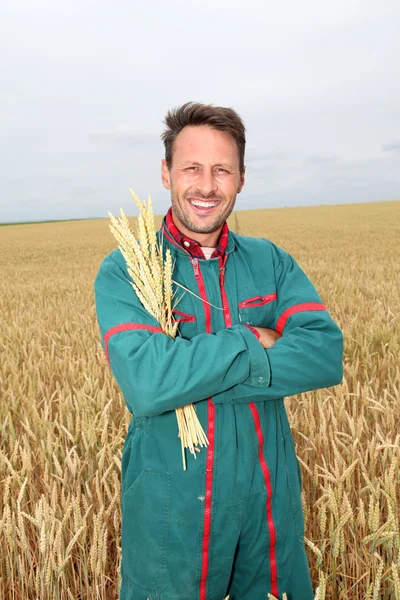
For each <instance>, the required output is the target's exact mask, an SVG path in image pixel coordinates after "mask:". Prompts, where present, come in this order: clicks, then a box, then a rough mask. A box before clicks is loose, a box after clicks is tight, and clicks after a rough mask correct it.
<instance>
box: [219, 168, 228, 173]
mask: <svg viewBox="0 0 400 600" xmlns="http://www.w3.org/2000/svg"><path fill="white" fill-rule="evenodd" d="M217 171H219V172H220V173H227V172H228V171H227V170H226V169H223V168H222V167H218V168H217Z"/></svg>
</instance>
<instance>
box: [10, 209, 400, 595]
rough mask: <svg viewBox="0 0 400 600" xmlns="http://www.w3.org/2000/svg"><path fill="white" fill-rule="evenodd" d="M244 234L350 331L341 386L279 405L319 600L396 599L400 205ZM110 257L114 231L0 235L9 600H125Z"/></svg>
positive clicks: (308, 215) (100, 225) (96, 227)
mask: <svg viewBox="0 0 400 600" xmlns="http://www.w3.org/2000/svg"><path fill="white" fill-rule="evenodd" d="M129 221H130V223H133V222H134V219H129ZM235 221H236V226H239V225H240V233H241V234H245V235H246V234H247V235H255V236H265V237H268V238H269V239H271V240H272V241H274V242H275V243H277V244H278V245H279V246H281V247H283V248H285V249H286V250H288V251H289V252H290V253H291V254H293V256H294V257H295V258H296V259H297V260H298V261H299V263H300V265H301V266H302V267H303V268H304V270H305V271H306V273H307V274H308V275H309V277H310V278H311V280H312V281H313V282H314V283H315V285H316V287H317V288H318V290H319V292H320V294H321V296H322V299H323V301H324V302H325V303H326V304H327V306H328V309H329V311H330V312H331V314H332V316H333V318H334V319H335V320H336V321H337V322H338V323H339V325H340V326H341V327H342V329H343V331H344V337H345V361H344V366H345V376H344V380H343V382H342V384H340V385H338V386H336V387H334V388H330V389H322V390H317V391H314V392H309V393H305V394H301V395H299V396H295V397H291V398H287V399H286V401H285V404H286V408H287V411H288V416H289V420H290V424H291V428H292V433H293V436H294V439H295V443H296V451H297V455H298V457H299V462H300V465H301V471H302V476H303V493H302V500H303V510H304V516H305V526H306V539H305V541H306V550H307V554H308V558H309V563H310V569H311V574H312V579H313V582H314V587H315V588H316V598H318V600H325V599H326V600H339V599H340V600H341V599H343V598H346V599H349V600H358V599H360V598H362V599H363V600H365V599H369V600H372V599H373V598H379V599H382V600H400V522H399V519H400V516H399V515H400V367H399V359H398V357H399V350H400V324H399V314H400V295H399V293H398V282H399V280H400V247H399V244H398V240H399V238H400V202H388V203H376V204H360V205H343V206H321V207H313V208H293V209H279V210H278V209H274V210H268V211H249V212H243V213H235V214H234V215H232V219H231V224H232V225H235ZM159 222H160V221H159V220H158V221H157V223H159ZM112 246H113V240H112V238H111V236H110V235H109V233H108V225H107V220H106V219H99V220H93V221H81V222H79V221H76V222H69V223H52V224H46V223H44V224H33V225H16V226H12V227H11V226H10V227H1V228H0V265H1V266H0V268H1V272H2V274H3V277H2V279H1V281H0V315H1V317H2V326H1V328H0V336H1V342H0V347H1V363H0V369H1V379H0V386H1V402H0V486H1V489H0V548H1V551H0V598H1V599H4V600H8V599H10V600H11V599H13V600H36V599H37V598H40V600H54V599H55V598H59V599H60V600H64V599H66V600H72V599H73V600H77V598H86V599H88V600H116V599H117V598H118V587H119V567H120V556H121V548H120V539H121V538H120V535H121V515H120V494H121V484H120V472H121V452H122V447H123V442H124V439H125V436H126V431H127V426H128V423H129V413H128V411H127V410H126V408H125V404H124V401H123V398H122V396H121V394H120V392H119V389H118V387H117V385H116V383H115V381H114V379H113V377H112V374H111V372H110V370H109V368H108V366H107V362H106V359H105V356H104V353H103V350H102V347H101V344H100V339H99V331H98V326H97V320H96V314H95V308H94V297H93V281H94V278H95V276H96V273H97V270H98V267H99V265H100V262H101V260H102V258H103V257H104V256H105V255H106V254H108V253H109V252H110V251H111V250H112ZM266 591H267V592H268V590H266ZM283 591H284V590H283ZM280 600H282V599H280ZM288 600H296V599H295V598H288Z"/></svg>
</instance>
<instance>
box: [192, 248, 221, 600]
mask: <svg viewBox="0 0 400 600" xmlns="http://www.w3.org/2000/svg"><path fill="white" fill-rule="evenodd" d="M191 263H192V266H193V271H194V276H195V278H196V281H197V285H198V287H199V292H200V297H201V299H202V302H203V310H204V316H205V320H206V332H207V333H211V309H210V305H209V304H208V298H207V292H206V287H205V285H204V279H203V275H202V273H201V270H200V261H199V259H198V258H192V260H191ZM214 436H215V407H214V404H213V402H212V399H211V398H208V427H207V438H208V447H207V457H206V489H205V496H204V528H203V541H202V548H201V579H200V600H206V595H207V591H206V590H207V588H206V585H207V577H208V570H209V569H208V568H209V555H210V531H211V499H212V484H213V467H214Z"/></svg>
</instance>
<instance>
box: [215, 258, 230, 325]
mask: <svg viewBox="0 0 400 600" xmlns="http://www.w3.org/2000/svg"><path fill="white" fill-rule="evenodd" d="M227 258H228V255H227V254H225V257H224V259H222V256H219V257H218V261H219V287H220V291H221V300H222V309H223V312H224V321H225V327H231V325H232V318H231V311H230V309H229V302H228V296H227V295H226V291H225V265H226V261H227Z"/></svg>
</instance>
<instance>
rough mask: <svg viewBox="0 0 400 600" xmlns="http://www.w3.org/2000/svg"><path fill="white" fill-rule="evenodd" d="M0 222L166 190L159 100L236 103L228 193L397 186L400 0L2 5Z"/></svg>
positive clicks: (336, 195) (55, 215)
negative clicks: (239, 181) (238, 123)
mask: <svg viewBox="0 0 400 600" xmlns="http://www.w3.org/2000/svg"><path fill="white" fill-rule="evenodd" d="M0 66H1V72H0V132H1V136H0V182H1V196H0V222H1V221H3V222H4V221H24V220H41V219H66V218H82V217H107V212H108V210H110V211H111V212H113V213H114V214H116V213H119V209H120V207H123V208H124V210H125V211H126V212H127V213H128V214H135V206H134V203H133V201H132V200H131V198H130V194H129V190H128V188H129V187H132V188H133V189H134V190H135V191H136V192H137V193H138V194H139V196H143V197H144V198H146V197H147V195H148V194H151V195H152V197H153V202H154V205H155V209H156V211H157V212H158V213H163V212H165V211H166V209H167V207H168V206H169V192H167V190H165V189H164V188H163V187H162V184H161V180H160V162H161V158H162V157H163V145H162V143H161V140H160V133H161V132H162V129H163V118H164V115H165V112H166V111H167V110H168V109H169V108H171V107H174V106H177V105H180V104H183V103H184V102H187V101H189V100H194V101H199V102H206V103H212V104H215V105H222V106H230V107H233V108H235V109H236V110H237V111H238V112H239V114H240V115H241V116H242V118H243V119H244V121H245V124H246V128H247V150H246V161H245V162H246V165H247V171H246V184H245V187H244V189H243V191H242V193H241V194H240V195H238V199H237V204H236V208H237V209H246V208H257V207H279V206H296V205H310V204H325V203H343V202H346V203H347V202H361V201H375V200H394V199H400V3H399V1H398V0H373V1H368V0H360V1H358V0H335V1H331V2H329V3H328V2H321V0H303V1H302V2H298V1H297V0H277V1H273V2H272V1H268V0H240V1H236V0H202V2H191V1H190V0H167V1H165V0H164V1H157V2H156V1H154V0H153V1H151V0H150V1H148V2H147V3H146V2H145V1H144V0H142V1H141V2H137V1H136V2H135V0H129V1H120V0H115V1H114V2H100V1H99V0H96V1H94V0H93V1H92V0H79V1H78V0H69V1H68V2H60V1H59V0H35V2H33V1H32V0H18V2H11V1H9V2H2V3H1V7H0Z"/></svg>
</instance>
